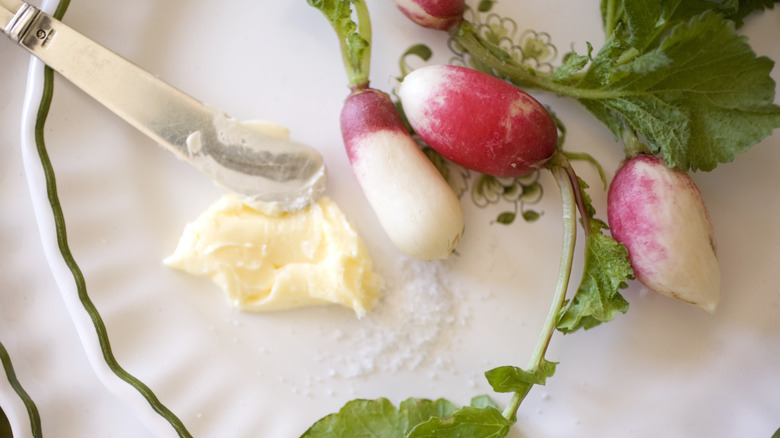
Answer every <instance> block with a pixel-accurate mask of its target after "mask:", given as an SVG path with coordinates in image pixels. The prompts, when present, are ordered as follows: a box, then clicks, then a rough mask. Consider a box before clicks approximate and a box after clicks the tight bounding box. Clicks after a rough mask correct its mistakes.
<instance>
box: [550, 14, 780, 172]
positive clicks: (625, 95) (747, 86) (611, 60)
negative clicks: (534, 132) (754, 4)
mask: <svg viewBox="0 0 780 438" xmlns="http://www.w3.org/2000/svg"><path fill="white" fill-rule="evenodd" d="M727 3H728V2H726V3H724V4H717V3H713V2H709V1H706V0H685V1H682V0H666V1H657V0H654V1H649V0H624V1H622V2H618V1H606V2H602V13H603V19H604V23H605V30H606V32H608V40H607V43H606V44H605V46H604V47H603V48H602V49H601V50H600V51H599V53H598V54H597V55H596V56H595V57H593V58H592V59H590V65H589V66H588V68H587V70H586V72H585V74H584V75H583V76H578V77H576V78H575V75H573V74H570V73H569V74H559V75H558V78H557V79H558V81H559V82H568V85H570V86H574V87H576V88H578V89H580V90H581V97H580V101H581V102H582V103H583V104H584V105H585V106H586V107H587V108H588V109H589V110H590V111H591V112H593V113H594V114H595V115H596V116H597V117H598V118H599V119H600V120H601V121H602V122H604V123H605V124H606V125H607V126H608V127H609V128H610V129H611V130H612V131H613V133H614V134H615V136H616V137H619V136H621V135H622V134H623V133H624V132H625V131H624V129H625V128H630V129H631V130H633V131H635V132H637V133H638V134H640V135H641V136H642V137H644V139H645V140H646V141H647V142H648V144H649V146H650V150H651V152H652V153H654V154H659V155H663V157H664V159H665V160H666V163H667V165H668V166H676V167H679V168H681V169H684V170H705V171H709V170H712V169H714V168H715V167H716V166H717V165H718V164H719V163H726V162H730V161H732V160H733V159H734V156H735V155H736V154H738V153H742V152H745V151H746V150H747V149H749V148H750V147H752V146H753V145H755V144H756V143H758V142H759V141H761V140H762V139H763V138H765V137H768V136H769V135H771V134H772V131H773V130H774V129H775V128H776V127H778V126H780V108H779V107H778V106H776V105H775V104H774V103H773V100H774V95H775V83H774V81H773V80H772V79H771V77H770V76H769V73H770V71H771V70H772V67H773V65H774V63H773V62H772V61H771V60H770V59H768V58H765V57H757V56H756V54H755V53H754V52H753V51H752V49H751V48H750V46H749V45H748V43H747V41H746V40H745V38H743V37H741V36H740V35H738V34H737V32H736V30H735V25H734V23H733V22H732V21H730V20H727V19H725V18H724V16H723V15H721V13H719V12H723V11H728V10H730V9H727V8H728V5H727ZM605 5H606V6H605ZM744 11H745V9H743V12H744ZM578 60H579V61H580V62H582V58H581V57H580V58H579V59H578ZM571 70H573V69H572V68H571V63H569V64H568V65H567V67H566V70H565V71H567V72H570V71H571Z"/></svg>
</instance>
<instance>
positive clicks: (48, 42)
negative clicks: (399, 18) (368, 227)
mask: <svg viewBox="0 0 780 438" xmlns="http://www.w3.org/2000/svg"><path fill="white" fill-rule="evenodd" d="M0 28H2V29H3V33H5V34H6V35H7V36H8V37H9V38H10V39H11V40H12V41H14V42H16V43H18V44H19V45H21V46H22V47H24V48H25V49H27V50H28V51H29V52H30V53H32V54H33V55H35V56H36V57H37V58H39V59H40V60H42V61H43V62H44V63H45V64H47V65H48V66H50V67H51V68H52V69H54V70H55V71H56V72H58V73H59V74H61V75H62V76H63V77H65V78H66V79H68V80H69V81H71V82H73V83H74V84H75V85H76V86H78V87H79V88H81V89H82V90H83V91H85V92H86V93H87V94H89V95H90V96H92V97H93V98H95V99H96V100H97V101H98V102H100V103H101V104H103V105H104V106H106V107H107V108H108V109H110V110H111V111H113V112H114V113H116V114H117V115H118V116H119V117H121V118H122V119H124V120H125V121H127V122H128V123H130V124H131V125H133V126H135V127H136V128H137V129H139V130H140V131H141V132H143V133H144V134H146V135H147V136H149V137H150V138H151V139H153V140H154V141H155V142H157V143H159V144H160V145H162V146H163V147H165V148H166V149H168V150H169V151H171V152H173V154H174V155H176V156H177V157H178V158H180V159H182V160H184V161H186V162H187V163H189V164H191V165H192V166H194V167H195V168H197V169H198V170H200V171H201V172H203V173H204V174H206V175H207V176H209V177H210V178H211V179H212V180H213V181H214V182H215V183H217V184H218V185H220V186H223V187H225V188H227V189H229V190H231V191H234V192H236V193H240V194H243V195H247V196H251V197H253V198H255V199H256V200H258V201H261V202H267V203H273V204H276V205H277V206H278V207H279V208H281V209H282V210H285V211H293V210H297V209H300V208H302V207H305V206H307V205H308V204H310V203H311V202H313V201H315V200H316V199H317V198H319V196H321V195H322V194H323V193H324V191H325V187H326V184H327V176H326V171H325V164H324V160H323V158H322V156H321V155H320V154H319V153H318V152H317V151H316V150H315V149H313V148H311V147H309V146H307V145H304V144H301V143H298V142H294V141H290V140H286V139H281V138H278V137H276V136H273V135H268V134H265V133H264V132H263V131H262V130H259V129H257V128H256V126H255V125H252V124H246V123H240V122H238V121H236V120H235V119H233V118H231V117H229V116H228V115H227V114H225V113H224V112H222V111H219V110H217V109H214V108H211V107H209V106H207V105H205V104H203V103H202V102H200V101H198V100H196V99H194V98H193V97H190V96H189V95H187V94H185V93H183V92H181V91H179V90H178V89H176V88H174V87H173V86H171V85H169V84H167V83H165V82H163V81H162V80H160V79H159V78H157V77H155V76H154V75H152V74H150V73H149V72H147V71H144V70H143V69H141V68H140V67H138V66H137V65H135V64H133V63H131V62H130V61H128V60H126V59H124V58H122V57H121V56H119V55H117V54H116V53H114V52H112V51H110V50H108V49H107V48H105V47H103V46H101V45H99V44H97V43H96V42H94V41H92V40H90V39H89V38H87V37H85V36H83V35H81V34H80V33H78V32H76V31H75V30H73V29H71V28H70V27H68V26H66V25H65V24H63V23H62V22H60V21H59V20H57V19H55V18H53V17H52V16H50V15H48V14H46V13H44V12H42V11H41V10H40V9H38V8H36V7H35V6H32V5H30V4H28V3H25V2H22V1H19V0H0Z"/></svg>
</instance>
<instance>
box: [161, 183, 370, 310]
mask: <svg viewBox="0 0 780 438" xmlns="http://www.w3.org/2000/svg"><path fill="white" fill-rule="evenodd" d="M165 264H167V265H168V266H170V267H172V268H176V269H180V270H183V271H185V272H188V273H190V274H194V275H201V276H207V277H211V279H212V280H213V281H214V283H216V284H217V285H218V286H219V287H220V288H221V289H222V290H224V291H225V293H226V294H227V296H228V299H229V300H230V303H231V304H232V305H233V306H234V307H236V308H238V309H241V310H246V311H266V310H283V309H292V308H297V307H302V306H311V305H320V304H329V303H336V304H341V305H343V306H347V307H351V308H352V309H354V311H355V313H356V314H357V316H358V317H361V316H363V315H365V313H366V311H367V310H370V309H371V307H372V306H373V305H374V303H375V302H376V300H377V297H378V294H379V290H380V288H381V280H380V278H379V276H378V275H376V274H375V273H374V272H373V269H372V264H371V259H370V258H369V256H368V254H367V251H366V248H365V246H364V244H363V241H362V240H361V238H360V236H359V235H358V234H357V231H356V230H355V228H354V227H353V226H352V225H351V224H350V223H349V221H348V220H347V219H346V217H345V216H344V213H342V211H341V210H340V209H339V208H338V206H337V205H336V204H335V203H334V202H333V201H332V200H330V199H329V198H327V197H322V198H321V199H320V200H319V201H318V202H316V203H314V204H312V205H311V206H309V207H307V208H305V209H303V210H300V211H297V212H295V213H283V212H276V213H274V212H272V211H267V210H263V209H262V208H258V206H257V205H256V204H254V203H253V201H251V200H249V199H246V198H244V197H242V196H239V195H235V194H228V195H224V196H223V197H222V198H221V199H220V200H218V201H217V202H216V203H214V204H213V205H212V206H211V207H210V208H209V209H208V210H207V211H206V212H204V213H203V214H202V215H201V216H200V217H199V218H198V219H197V220H196V221H195V222H192V223H190V224H188V225H187V226H186V227H185V229H184V232H183V235H182V237H181V239H180V241H179V245H178V247H177V248H176V251H175V252H174V253H173V254H172V255H171V256H169V257H168V258H166V259H165Z"/></svg>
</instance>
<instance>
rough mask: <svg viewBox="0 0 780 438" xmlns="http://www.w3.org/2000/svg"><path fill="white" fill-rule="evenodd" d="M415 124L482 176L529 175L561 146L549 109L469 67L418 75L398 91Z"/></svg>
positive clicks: (443, 152) (440, 147)
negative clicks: (482, 174)
mask: <svg viewBox="0 0 780 438" xmlns="http://www.w3.org/2000/svg"><path fill="white" fill-rule="evenodd" d="M398 96H399V97H400V99H401V103H402V105H403V108H404V112H405V114H406V117H407V119H408V120H409V123H410V124H411V126H412V128H413V129H414V130H415V132H417V134H418V135H419V136H420V137H421V138H422V139H423V140H424V141H425V142H426V143H427V144H429V145H430V146H431V147H432V148H434V149H435V150H436V151H437V152H439V153H440V154H441V155H442V156H444V157H445V158H447V159H449V160H451V161H453V162H455V163H458V164H460V165H461V166H464V167H466V168H469V169H473V170H476V171H478V172H481V173H484V174H488V175H494V176H500V177H517V176H522V175H527V174H529V173H531V172H533V171H534V170H536V169H539V168H541V167H543V166H544V165H545V163H547V161H548V160H549V159H550V158H551V157H552V156H553V154H554V153H555V151H556V149H557V147H558V128H557V127H556V125H555V122H554V120H553V119H552V116H551V115H550V113H549V112H548V111H547V109H546V108H545V107H544V106H543V105H542V104H541V103H539V102H538V101H537V100H536V99H534V98H533V97H531V96H530V95H528V94H527V93H525V92H524V91H522V90H520V89H519V88H517V87H516V86H514V85H512V84H510V83H507V82H505V81H502V80H500V79H498V78H496V77H494V76H491V75H488V74H486V73H482V72H479V71H477V70H473V69H470V68H465V67H458V66H453V65H432V66H427V67H422V68H419V69H417V70H414V71H413V72H411V73H410V74H409V75H407V76H406V77H405V78H404V79H403V82H401V85H400V87H399V89H398Z"/></svg>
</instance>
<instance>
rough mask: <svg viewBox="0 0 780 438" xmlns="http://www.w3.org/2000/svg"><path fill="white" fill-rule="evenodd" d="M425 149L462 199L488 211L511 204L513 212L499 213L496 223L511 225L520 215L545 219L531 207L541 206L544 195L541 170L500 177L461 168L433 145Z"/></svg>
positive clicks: (529, 220)
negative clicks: (464, 197) (467, 195)
mask: <svg viewBox="0 0 780 438" xmlns="http://www.w3.org/2000/svg"><path fill="white" fill-rule="evenodd" d="M422 150H423V152H424V153H425V155H426V156H427V157H428V159H429V160H431V162H432V163H433V165H434V166H435V167H436V169H438V171H439V173H440V174H441V175H442V176H443V177H444V180H445V181H447V184H449V185H450V187H452V189H453V191H454V192H455V194H456V195H457V196H458V198H463V195H465V194H466V193H468V194H469V196H470V197H471V201H472V202H473V203H474V205H476V206H477V207H479V208H487V207H488V206H491V205H496V204H499V203H501V202H506V203H509V204H510V205H511V209H510V210H505V211H503V212H501V213H499V214H498V216H497V217H496V219H495V222H497V223H499V224H503V225H509V224H511V223H513V222H514V221H515V219H517V217H518V216H520V217H522V218H523V220H525V221H526V222H533V221H535V220H537V219H539V218H540V217H541V216H542V213H541V212H539V211H536V210H534V209H530V208H528V206H532V205H535V204H537V203H539V201H541V200H542V195H543V194H544V189H543V187H542V184H541V183H540V182H539V178H540V172H539V171H536V172H533V173H531V174H530V175H526V176H523V177H518V178H499V177H496V176H491V175H484V174H481V173H477V172H472V171H470V170H468V169H466V168H464V167H462V166H459V165H457V164H455V163H453V162H451V161H449V160H447V159H446V158H444V157H442V156H441V155H440V154H439V153H438V152H436V151H435V150H434V149H433V148H431V147H430V146H426V145H423V148H422Z"/></svg>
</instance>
